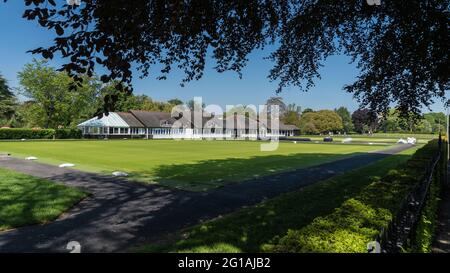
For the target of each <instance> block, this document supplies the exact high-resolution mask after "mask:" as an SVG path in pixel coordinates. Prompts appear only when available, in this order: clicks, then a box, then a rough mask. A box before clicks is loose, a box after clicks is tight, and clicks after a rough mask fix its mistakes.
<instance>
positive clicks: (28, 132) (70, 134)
mask: <svg viewBox="0 0 450 273" xmlns="http://www.w3.org/2000/svg"><path fill="white" fill-rule="evenodd" d="M81 137H82V132H81V131H80V130H78V129H56V130H54V129H25V128H7V129H0V139H53V138H56V139H80V138H81Z"/></svg>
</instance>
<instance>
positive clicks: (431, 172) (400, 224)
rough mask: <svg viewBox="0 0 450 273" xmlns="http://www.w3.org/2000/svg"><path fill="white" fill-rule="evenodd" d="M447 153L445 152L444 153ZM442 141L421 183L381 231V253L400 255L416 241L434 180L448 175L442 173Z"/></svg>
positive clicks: (379, 236)
mask: <svg viewBox="0 0 450 273" xmlns="http://www.w3.org/2000/svg"><path fill="white" fill-rule="evenodd" d="M444 153H445V151H444ZM442 154H443V153H442V139H441V137H439V148H438V152H437V153H436V154H435V155H434V156H433V158H432V160H431V161H430V163H429V165H428V167H427V169H426V172H425V175H424V176H423V178H422V180H421V182H420V183H419V184H417V185H416V186H415V187H414V188H413V190H412V191H411V192H410V193H409V194H408V196H407V197H406V198H405V199H404V201H403V202H402V204H401V206H400V209H399V211H398V212H397V214H396V216H395V217H394V218H393V219H392V221H391V222H390V223H389V225H388V227H386V228H384V229H382V230H381V232H380V234H379V235H378V236H377V239H376V241H377V242H378V243H379V246H380V248H381V252H383V253H398V252H402V251H403V250H404V249H405V248H407V247H408V243H409V242H411V241H412V240H413V239H414V236H415V234H416V228H417V224H418V222H419V220H420V217H421V216H422V211H423V208H424V206H425V204H426V203H427V199H428V197H429V191H430V187H431V184H432V182H433V179H435V177H436V175H439V178H441V179H442V178H445V176H446V174H445V173H442V172H441V170H442V168H441V167H442V165H441V164H439V163H440V162H441V163H442V162H443V161H444V160H441V159H443V158H442V156H443V155H442Z"/></svg>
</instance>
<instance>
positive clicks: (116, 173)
mask: <svg viewBox="0 0 450 273" xmlns="http://www.w3.org/2000/svg"><path fill="white" fill-rule="evenodd" d="M112 175H114V176H128V174H127V173H126V172H113V173H112Z"/></svg>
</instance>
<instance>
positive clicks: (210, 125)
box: [77, 110, 299, 139]
mask: <svg viewBox="0 0 450 273" xmlns="http://www.w3.org/2000/svg"><path fill="white" fill-rule="evenodd" d="M272 123H273V126H272ZM77 127H78V128H79V129H80V130H82V132H83V136H84V137H87V138H146V139H170V138H183V139H198V138H216V139H220V138H253V139H257V138H268V137H273V136H276V137H288V136H294V135H297V134H298V132H299V129H298V128H297V127H296V126H294V125H288V124H284V123H283V122H281V121H279V122H278V124H277V123H276V122H270V120H269V121H268V122H263V121H260V120H256V119H252V118H247V117H245V116H242V115H234V116H230V117H226V118H224V117H223V116H214V115H211V117H208V118H206V117H201V115H200V117H199V118H198V119H195V117H193V116H192V117H190V118H187V117H183V116H182V115H180V116H178V117H173V116H171V114H170V113H164V112H149V111H136V110H132V111H130V112H110V113H109V114H108V115H103V116H102V117H101V118H97V117H95V118H92V119H90V120H87V121H85V122H83V123H81V124H79V125H78V126H77ZM272 127H274V128H272Z"/></svg>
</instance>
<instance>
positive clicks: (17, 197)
mask: <svg viewBox="0 0 450 273" xmlns="http://www.w3.org/2000/svg"><path fill="white" fill-rule="evenodd" d="M86 195H87V194H86V193H84V192H82V191H80V190H78V189H75V188H70V187H66V186H64V185H60V184H57V183H54V182H50V181H46V180H43V179H39V178H34V177H32V176H29V175H25V174H20V173H17V172H13V171H9V170H6V169H2V168H0V231H3V230H7V229H11V228H15V227H21V226H26V225H32V224H42V223H47V222H49V221H52V220H54V219H55V218H57V217H58V216H59V215H61V214H62V213H63V212H65V211H67V210H68V209H69V208H70V207H72V206H73V205H74V204H76V203H77V202H79V201H80V200H81V199H83V198H84V197H86Z"/></svg>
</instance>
